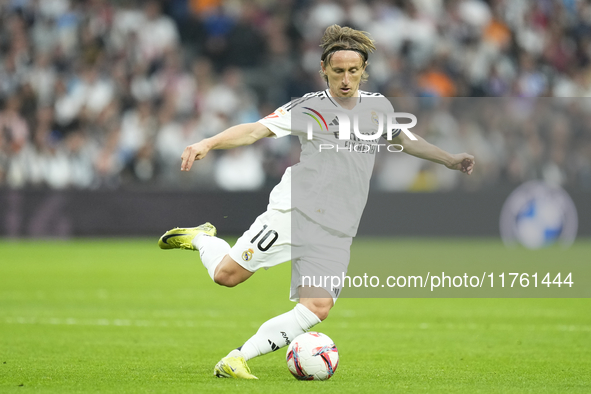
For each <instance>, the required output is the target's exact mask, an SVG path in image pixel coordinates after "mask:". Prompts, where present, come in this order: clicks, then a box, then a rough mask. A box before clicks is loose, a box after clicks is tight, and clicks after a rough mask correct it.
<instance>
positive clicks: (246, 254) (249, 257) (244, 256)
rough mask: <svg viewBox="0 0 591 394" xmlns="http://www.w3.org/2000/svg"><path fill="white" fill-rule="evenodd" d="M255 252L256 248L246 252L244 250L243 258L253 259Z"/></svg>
mask: <svg viewBox="0 0 591 394" xmlns="http://www.w3.org/2000/svg"><path fill="white" fill-rule="evenodd" d="M253 253H254V250H252V249H248V250H245V251H244V252H242V260H244V261H249V260H250V259H252V254H253Z"/></svg>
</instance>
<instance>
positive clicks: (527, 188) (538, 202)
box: [499, 181, 578, 249]
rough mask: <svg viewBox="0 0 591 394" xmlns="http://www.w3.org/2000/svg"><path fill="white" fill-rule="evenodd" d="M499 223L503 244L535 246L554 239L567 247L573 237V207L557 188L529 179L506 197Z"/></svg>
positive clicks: (574, 227)
mask: <svg viewBox="0 0 591 394" xmlns="http://www.w3.org/2000/svg"><path fill="white" fill-rule="evenodd" d="M499 224H500V230H501V237H502V238H503V242H505V244H506V245H513V244H515V242H519V243H520V244H522V245H523V246H525V247H526V248H529V249H538V248H542V247H544V246H548V245H551V244H553V243H555V242H557V241H558V242H560V243H562V245H563V246H569V245H571V244H572V243H573V242H574V240H575V238H576V236H577V226H578V217H577V209H576V207H575V204H574V203H573V200H572V199H571V198H570V196H569V195H568V193H567V192H566V191H564V189H562V188H561V187H559V186H556V185H551V184H548V183H545V182H541V181H529V182H526V183H524V184H523V185H521V186H519V187H518V188H517V189H515V190H514V191H513V192H512V193H511V195H510V196H509V197H508V198H507V200H506V201H505V204H503V209H502V211H501V220H500V223H499Z"/></svg>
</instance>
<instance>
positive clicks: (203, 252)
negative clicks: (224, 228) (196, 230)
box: [192, 233, 231, 280]
mask: <svg viewBox="0 0 591 394" xmlns="http://www.w3.org/2000/svg"><path fill="white" fill-rule="evenodd" d="M192 243H193V246H195V247H196V248H197V249H199V255H200V256H201V262H202V263H203V265H204V266H205V268H207V273H208V274H209V276H210V277H211V279H212V280H213V276H214V274H215V269H216V267H217V266H218V264H219V263H221V262H222V259H223V258H224V256H225V255H227V254H228V252H229V251H230V249H231V248H230V245H229V244H228V243H227V242H226V241H224V240H223V239H221V238H218V237H212V236H210V235H207V234H203V233H201V234H197V236H196V237H195V238H193V241H192Z"/></svg>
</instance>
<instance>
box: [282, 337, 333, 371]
mask: <svg viewBox="0 0 591 394" xmlns="http://www.w3.org/2000/svg"><path fill="white" fill-rule="evenodd" d="M338 365H339V351H338V350H337V347H336V346H335V344H334V342H333V341H332V339H330V338H329V337H328V336H327V335H324V334H322V333H320V332H306V333H304V334H302V335H300V336H298V337H297V338H295V339H294V340H293V341H292V342H291V343H290V344H289V347H288V348H287V368H289V372H291V374H292V375H293V376H294V377H295V378H296V379H298V380H327V379H330V377H331V376H332V375H334V373H335V371H336V370H337V366H338Z"/></svg>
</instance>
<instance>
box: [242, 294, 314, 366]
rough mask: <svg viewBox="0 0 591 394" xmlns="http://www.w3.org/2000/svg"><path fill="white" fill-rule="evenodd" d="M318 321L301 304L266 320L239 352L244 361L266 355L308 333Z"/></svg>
mask: <svg viewBox="0 0 591 394" xmlns="http://www.w3.org/2000/svg"><path fill="white" fill-rule="evenodd" d="M318 323H320V319H319V318H318V316H316V315H315V314H314V313H313V312H312V311H311V310H309V309H308V308H306V307H305V306H304V305H302V304H297V305H296V306H295V308H293V309H292V310H291V311H289V312H287V313H284V314H283V315H279V316H276V317H274V318H272V319H271V320H267V321H266V322H265V323H263V325H262V326H261V327H260V328H259V330H258V331H257V333H256V334H254V335H253V336H252V337H251V338H250V339H249V340H248V341H246V343H245V344H244V345H242V347H241V348H239V349H240V351H241V352H242V354H243V355H244V358H245V359H246V360H250V359H251V358H254V357H257V356H260V355H262V354H267V353H270V352H272V351H275V350H277V349H280V348H282V347H284V346H287V345H288V344H289V343H290V342H291V341H293V340H294V339H295V337H297V336H298V335H300V334H303V333H304V332H306V331H308V330H309V329H310V328H312V327H314V326H315V325H316V324H318Z"/></svg>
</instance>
